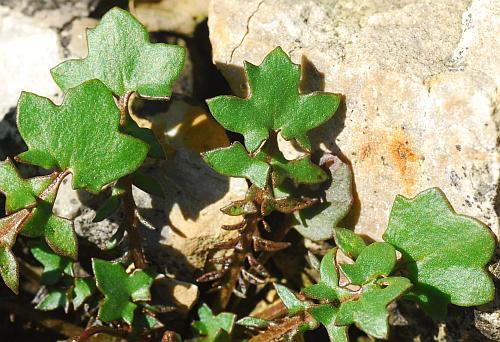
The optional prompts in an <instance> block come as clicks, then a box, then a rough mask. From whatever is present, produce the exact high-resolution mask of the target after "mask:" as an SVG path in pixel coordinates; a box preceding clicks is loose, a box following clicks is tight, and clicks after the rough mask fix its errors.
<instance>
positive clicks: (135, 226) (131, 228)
mask: <svg viewBox="0 0 500 342" xmlns="http://www.w3.org/2000/svg"><path fill="white" fill-rule="evenodd" d="M132 177H133V176H127V177H125V178H124V182H123V183H124V189H125V192H124V193H123V196H122V199H123V201H122V205H123V212H124V215H125V216H124V220H125V230H126V231H127V234H128V239H129V245H130V253H131V255H132V260H133V261H134V265H135V267H136V268H141V269H143V268H145V267H146V259H145V258H144V253H143V251H142V243H141V242H142V237H141V234H140V232H139V221H138V220H137V215H136V214H135V209H136V206H135V201H134V196H133V194H132Z"/></svg>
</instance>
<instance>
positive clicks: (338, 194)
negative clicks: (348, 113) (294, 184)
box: [294, 155, 353, 241]
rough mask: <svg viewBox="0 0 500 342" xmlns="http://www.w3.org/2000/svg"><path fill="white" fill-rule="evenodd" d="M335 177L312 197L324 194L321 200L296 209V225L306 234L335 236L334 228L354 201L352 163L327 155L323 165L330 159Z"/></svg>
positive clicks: (319, 237) (317, 238) (321, 237)
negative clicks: (298, 210) (309, 205)
mask: <svg viewBox="0 0 500 342" xmlns="http://www.w3.org/2000/svg"><path fill="white" fill-rule="evenodd" d="M332 161H333V164H331V165H330V166H329V171H330V174H331V178H332V181H331V183H330V184H329V185H327V188H326V189H323V190H321V191H318V192H317V193H314V194H307V195H308V196H309V197H315V198H322V199H324V200H322V202H319V203H317V204H315V205H313V206H311V207H309V208H306V209H304V210H301V211H300V212H298V213H295V218H296V221H297V222H296V225H294V228H295V229H296V230H297V231H298V232H299V233H300V234H301V235H303V236H304V237H306V238H308V239H311V240H314V241H322V240H328V239H331V238H332V237H333V236H334V228H335V227H336V226H337V224H338V223H339V222H340V220H342V219H343V218H344V217H345V216H346V215H347V214H348V213H349V211H350V210H351V206H352V203H353V192H352V187H353V177H352V172H351V169H350V168H349V166H348V165H347V164H346V163H344V162H342V161H341V160H340V159H339V158H337V157H335V156H332V155H324V156H323V158H322V160H321V161H320V165H322V164H324V163H327V165H328V164H329V163H331V162H332Z"/></svg>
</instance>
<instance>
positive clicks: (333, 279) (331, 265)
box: [303, 248, 350, 301]
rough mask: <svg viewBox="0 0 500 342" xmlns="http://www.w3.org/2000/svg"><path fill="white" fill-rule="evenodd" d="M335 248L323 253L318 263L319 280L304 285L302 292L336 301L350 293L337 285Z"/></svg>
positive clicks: (313, 296)
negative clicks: (306, 285)
mask: <svg viewBox="0 0 500 342" xmlns="http://www.w3.org/2000/svg"><path fill="white" fill-rule="evenodd" d="M336 254H337V248H333V249H331V250H329V251H328V253H326V254H325V256H324V257H323V259H321V264H320V270H319V271H320V281H319V283H318V284H314V285H311V286H309V287H306V288H305V289H304V290H303V292H304V294H305V295H306V296H308V297H310V298H314V299H320V300H328V301H338V300H341V299H343V298H346V297H348V296H349V295H350V291H349V290H347V289H346V288H343V287H340V286H339V272H338V270H337V265H336V262H335V257H336Z"/></svg>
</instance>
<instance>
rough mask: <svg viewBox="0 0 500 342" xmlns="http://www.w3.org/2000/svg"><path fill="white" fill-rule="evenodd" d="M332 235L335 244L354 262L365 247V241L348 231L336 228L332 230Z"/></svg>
mask: <svg viewBox="0 0 500 342" xmlns="http://www.w3.org/2000/svg"><path fill="white" fill-rule="evenodd" d="M333 234H334V235H333V238H334V239H335V244H336V245H337V246H338V247H339V248H340V250H341V251H342V252H344V254H345V255H347V256H348V257H349V258H351V259H353V260H356V258H357V257H358V256H359V255H360V254H361V252H362V251H363V249H364V248H365V247H366V243H365V241H364V240H363V239H362V238H361V237H360V236H359V235H358V234H356V233H354V232H353V231H352V230H350V229H345V228H338V227H337V228H334V229H333Z"/></svg>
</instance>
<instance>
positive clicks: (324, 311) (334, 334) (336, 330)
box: [309, 304, 349, 342]
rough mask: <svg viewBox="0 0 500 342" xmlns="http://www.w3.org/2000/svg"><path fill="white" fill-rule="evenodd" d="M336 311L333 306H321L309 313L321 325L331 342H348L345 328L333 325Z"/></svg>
mask: <svg viewBox="0 0 500 342" xmlns="http://www.w3.org/2000/svg"><path fill="white" fill-rule="evenodd" d="M338 311H339V309H338V308H337V307H335V306H333V305H330V304H322V305H318V306H315V307H313V308H311V309H310V310H309V313H310V314H311V316H313V317H314V319H316V320H317V321H318V322H320V323H321V324H323V326H324V327H325V328H326V331H327V332H328V337H329V338H330V341H331V342H349V336H348V335H347V327H345V326H340V327H339V326H336V325H335V319H336V317H337V313H338Z"/></svg>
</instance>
